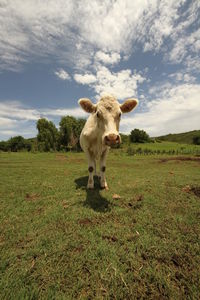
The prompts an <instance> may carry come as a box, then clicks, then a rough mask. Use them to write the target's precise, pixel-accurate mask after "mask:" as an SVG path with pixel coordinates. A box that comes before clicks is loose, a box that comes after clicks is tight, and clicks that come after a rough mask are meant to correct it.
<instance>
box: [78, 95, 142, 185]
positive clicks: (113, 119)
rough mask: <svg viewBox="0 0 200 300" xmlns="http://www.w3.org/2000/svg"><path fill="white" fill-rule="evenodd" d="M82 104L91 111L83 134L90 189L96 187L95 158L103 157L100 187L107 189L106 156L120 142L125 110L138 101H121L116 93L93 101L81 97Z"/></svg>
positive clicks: (82, 142) (82, 139)
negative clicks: (95, 101)
mask: <svg viewBox="0 0 200 300" xmlns="http://www.w3.org/2000/svg"><path fill="white" fill-rule="evenodd" d="M78 102H79V105H80V106H81V107H82V109H83V110H84V111H86V112H87V113H90V116H89V118H88V119H87V121H86V123H85V126H84V127H83V130H82V132H81V135H80V145H81V148H82V150H83V151H84V152H85V154H86V156H87V160H88V171H89V178H88V184H87V188H88V189H93V188H94V179H93V176H94V172H95V174H96V161H97V160H100V186H101V188H105V189H108V185H107V182H106V177H105V171H106V157H107V154H108V152H109V149H110V147H112V146H114V145H117V144H120V143H121V137H120V135H119V123H120V119H121V114H122V113H128V112H130V111H131V110H132V109H134V108H135V107H136V105H137V104H138V100H136V99H128V100H126V101H124V102H123V103H122V104H120V103H119V102H118V101H117V99H116V98H115V97H114V96H111V95H109V96H108V95H107V96H103V97H101V98H100V100H99V101H98V102H97V104H93V103H92V101H91V100H90V99H88V98H81V99H79V101H78Z"/></svg>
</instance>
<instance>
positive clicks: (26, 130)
mask: <svg viewBox="0 0 200 300" xmlns="http://www.w3.org/2000/svg"><path fill="white" fill-rule="evenodd" d="M65 115H70V116H74V117H76V118H84V117H86V116H87V114H86V113H85V112H84V111H83V110H82V109H81V108H80V107H78V103H77V107H75V108H59V109H58V108H57V109H48V108H40V109H32V108H30V107H26V106H24V105H23V104H22V103H21V102H19V101H6V102H3V103H0V137H1V138H3V139H8V138H9V137H11V136H13V135H23V136H27V137H30V136H35V135H36V134H37V130H36V121H37V120H38V119H39V118H42V117H45V118H47V119H51V120H53V121H54V120H55V119H57V118H58V117H62V116H65Z"/></svg>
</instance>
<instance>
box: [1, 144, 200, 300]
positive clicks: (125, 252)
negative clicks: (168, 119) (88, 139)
mask: <svg viewBox="0 0 200 300" xmlns="http://www.w3.org/2000/svg"><path fill="white" fill-rule="evenodd" d="M163 158H164V156H163V155H162V156H160V157H159V156H158V155H156V156H137V157H135V156H127V155H126V153H124V152H123V151H122V150H121V149H119V150H115V151H111V153H110V154H109V158H108V162H107V181H108V184H109V187H110V190H109V191H104V190H100V189H99V184H98V181H97V180H96V181H95V190H93V191H88V190H86V184H87V175H88V174H87V164H86V161H85V156H84V154H83V153H74V154H73V153H67V154H61V153H57V154H56V153H46V154H43V153H41V154H31V153H0V178H1V180H0V299H20V300H21V299H199V297H200V292H199V286H200V280H199V279H200V278H199V276H200V275H199V274H200V264H199V259H200V245H199V234H200V226H199V218H200V198H199V197H198V193H197V194H196V195H195V193H194V192H193V191H194V190H195V189H192V187H193V188H194V187H195V188H196V191H198V187H199V186H200V172H199V168H200V161H198V160H197V158H196V159H195V160H187V158H186V160H180V159H178V160H176V159H173V160H167V159H166V160H164V159H163ZM168 158H174V156H172V157H168ZM113 194H118V195H120V197H121V198H120V199H118V200H114V199H113Z"/></svg>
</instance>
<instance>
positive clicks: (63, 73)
mask: <svg viewBox="0 0 200 300" xmlns="http://www.w3.org/2000/svg"><path fill="white" fill-rule="evenodd" d="M55 75H56V76H58V77H59V78H60V79H62V80H70V79H71V77H70V75H69V74H68V73H67V72H66V71H65V70H63V69H60V70H58V71H56V72H55Z"/></svg>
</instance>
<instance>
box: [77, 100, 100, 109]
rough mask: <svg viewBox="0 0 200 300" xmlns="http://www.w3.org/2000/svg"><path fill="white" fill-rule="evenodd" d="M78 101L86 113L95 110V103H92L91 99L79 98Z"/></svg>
mask: <svg viewBox="0 0 200 300" xmlns="http://www.w3.org/2000/svg"><path fill="white" fill-rule="evenodd" d="M78 103H79V104H80V106H81V107H82V109H83V110H84V111H86V112H87V113H92V112H94V111H96V105H94V104H93V103H92V101H91V100H90V99H88V98H81V99H79V101H78Z"/></svg>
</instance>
